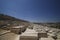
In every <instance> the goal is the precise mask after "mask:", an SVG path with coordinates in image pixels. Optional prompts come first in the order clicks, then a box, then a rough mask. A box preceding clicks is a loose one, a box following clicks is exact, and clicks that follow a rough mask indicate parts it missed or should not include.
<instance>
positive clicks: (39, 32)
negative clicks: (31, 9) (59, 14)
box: [0, 14, 60, 40]
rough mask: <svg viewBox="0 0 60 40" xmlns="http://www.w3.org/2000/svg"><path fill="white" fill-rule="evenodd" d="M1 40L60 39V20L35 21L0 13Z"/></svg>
mask: <svg viewBox="0 0 60 40" xmlns="http://www.w3.org/2000/svg"><path fill="white" fill-rule="evenodd" d="M0 40H60V22H56V23H33V22H28V21H25V20H21V19H17V18H15V17H11V16H8V15H4V14H0Z"/></svg>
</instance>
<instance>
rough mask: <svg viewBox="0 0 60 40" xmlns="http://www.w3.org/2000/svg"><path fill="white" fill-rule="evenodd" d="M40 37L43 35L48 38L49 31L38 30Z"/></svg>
mask: <svg viewBox="0 0 60 40" xmlns="http://www.w3.org/2000/svg"><path fill="white" fill-rule="evenodd" d="M38 37H39V38H41V37H44V38H47V37H48V35H47V33H46V32H45V31H40V32H38Z"/></svg>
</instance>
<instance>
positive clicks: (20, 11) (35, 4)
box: [0, 0, 60, 22]
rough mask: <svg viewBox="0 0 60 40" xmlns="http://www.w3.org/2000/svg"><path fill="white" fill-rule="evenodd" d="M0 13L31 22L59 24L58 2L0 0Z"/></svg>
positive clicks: (59, 7)
mask: <svg viewBox="0 0 60 40" xmlns="http://www.w3.org/2000/svg"><path fill="white" fill-rule="evenodd" d="M0 12H1V13H4V14H7V15H10V16H13V17H16V18H19V19H23V20H27V21H31V22H60V0H0Z"/></svg>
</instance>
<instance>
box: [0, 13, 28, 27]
mask: <svg viewBox="0 0 60 40" xmlns="http://www.w3.org/2000/svg"><path fill="white" fill-rule="evenodd" d="M19 25H24V26H28V25H29V22H28V21H25V20H21V19H17V18H15V17H11V16H9V15H5V14H0V27H12V26H19Z"/></svg>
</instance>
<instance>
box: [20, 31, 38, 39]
mask: <svg viewBox="0 0 60 40" xmlns="http://www.w3.org/2000/svg"><path fill="white" fill-rule="evenodd" d="M28 31H30V30H28ZM31 32H32V30H31V31H30V32H24V33H23V34H21V36H20V40H38V35H37V33H35V32H32V33H31Z"/></svg>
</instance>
